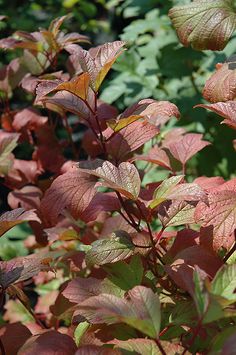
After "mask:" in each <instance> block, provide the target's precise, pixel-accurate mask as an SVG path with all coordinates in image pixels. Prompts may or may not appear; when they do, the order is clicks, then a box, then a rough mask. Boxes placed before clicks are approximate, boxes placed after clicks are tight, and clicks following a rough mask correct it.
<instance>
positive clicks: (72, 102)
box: [42, 90, 91, 120]
mask: <svg viewBox="0 0 236 355" xmlns="http://www.w3.org/2000/svg"><path fill="white" fill-rule="evenodd" d="M42 103H43V105H46V107H47V105H48V104H49V105H50V104H52V105H55V106H59V108H61V109H63V110H65V111H69V112H72V113H74V114H76V115H78V116H79V117H81V118H82V119H84V120H87V119H88V117H89V116H90V113H91V112H90V110H89V109H88V107H87V106H86V104H85V103H84V102H83V101H82V100H81V99H79V98H78V97H77V96H75V95H73V94H71V93H70V92H68V91H65V90H63V91H59V92H57V93H56V94H55V95H54V96H52V97H43V98H42ZM48 108H49V109H51V106H48ZM52 109H53V107H52Z"/></svg>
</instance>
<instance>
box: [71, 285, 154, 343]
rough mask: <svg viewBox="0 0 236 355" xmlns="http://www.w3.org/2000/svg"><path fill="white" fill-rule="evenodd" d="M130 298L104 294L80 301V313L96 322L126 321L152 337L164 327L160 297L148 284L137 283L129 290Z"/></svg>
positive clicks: (91, 321)
mask: <svg viewBox="0 0 236 355" xmlns="http://www.w3.org/2000/svg"><path fill="white" fill-rule="evenodd" d="M128 297H129V300H126V299H122V298H119V297H116V296H112V295H109V294H101V295H99V296H94V297H91V298H89V299H88V300H86V301H84V302H83V303H81V304H80V305H79V310H78V311H77V312H78V314H80V315H82V316H84V317H85V318H86V319H87V320H88V321H89V322H90V323H93V324H101V323H107V324H114V323H126V324H128V325H130V326H132V327H133V328H135V329H138V330H139V331H140V332H142V333H144V334H146V335H148V336H149V337H151V338H154V339H155V338H156V337H157V336H158V333H159V330H160V301H159V298H158V296H157V295H156V294H154V293H153V291H152V290H151V289H149V288H147V287H144V286H136V287H134V288H133V289H132V290H131V291H129V292H128Z"/></svg>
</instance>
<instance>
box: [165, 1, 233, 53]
mask: <svg viewBox="0 0 236 355" xmlns="http://www.w3.org/2000/svg"><path fill="white" fill-rule="evenodd" d="M169 16H170V18H171V20H172V23H173V25H174V27H175V29H176V31H177V34H178V37H179V39H180V41H181V42H182V43H183V45H184V46H189V45H190V44H191V46H192V47H193V48H195V49H198V50H203V49H211V50H222V49H224V47H225V46H226V44H227V42H228V40H229V38H230V36H231V35H232V33H233V31H234V30H235V26H236V15H235V12H234V8H233V5H232V2H231V1H229V0H207V1H205V0H195V1H194V2H193V3H191V4H187V5H183V6H176V7H173V8H172V9H171V10H170V11H169Z"/></svg>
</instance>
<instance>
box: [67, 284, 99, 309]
mask: <svg viewBox="0 0 236 355" xmlns="http://www.w3.org/2000/svg"><path fill="white" fill-rule="evenodd" d="M101 282H102V281H101V280H98V279H95V278H94V277H89V278H87V279H83V278H82V277H76V278H75V279H73V280H72V281H70V282H69V283H68V284H67V286H66V288H65V289H64V290H63V291H62V295H63V296H64V297H65V298H67V299H68V300H69V301H70V302H72V303H77V304H79V303H81V302H83V301H85V300H86V299H88V298H89V297H92V296H98V295H99V294H100V293H101V291H102V288H101Z"/></svg>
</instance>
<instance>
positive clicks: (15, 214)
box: [0, 208, 41, 236]
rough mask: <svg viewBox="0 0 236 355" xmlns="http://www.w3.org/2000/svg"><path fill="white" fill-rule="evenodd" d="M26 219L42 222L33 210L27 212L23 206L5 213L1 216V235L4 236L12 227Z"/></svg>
mask: <svg viewBox="0 0 236 355" xmlns="http://www.w3.org/2000/svg"><path fill="white" fill-rule="evenodd" d="M25 221H37V222H39V223H41V221H40V219H39V218H38V216H37V215H36V214H35V212H34V211H33V210H31V211H26V212H25V210H24V209H23V208H17V209H15V210H12V211H8V212H5V213H3V214H2V215H1V216H0V236H2V235H3V234H4V233H6V232H7V231H8V230H9V229H11V228H12V227H14V226H16V225H17V224H20V223H23V222H25Z"/></svg>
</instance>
